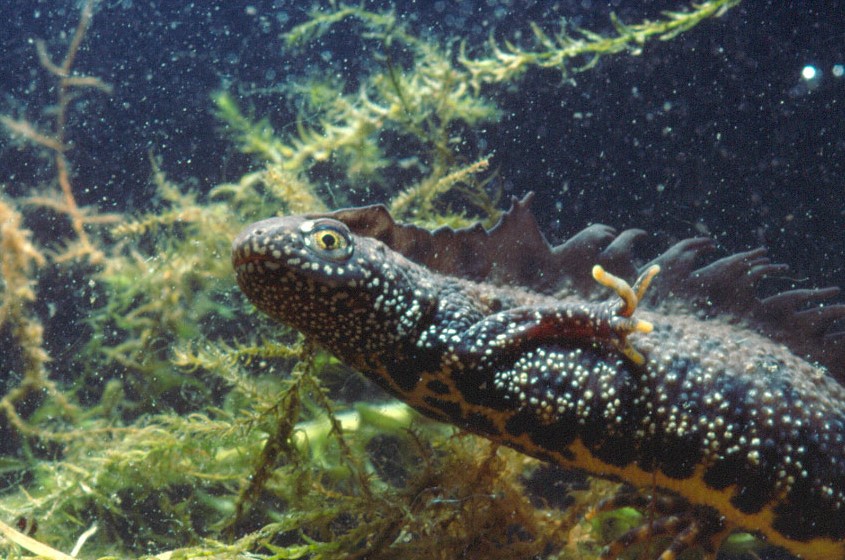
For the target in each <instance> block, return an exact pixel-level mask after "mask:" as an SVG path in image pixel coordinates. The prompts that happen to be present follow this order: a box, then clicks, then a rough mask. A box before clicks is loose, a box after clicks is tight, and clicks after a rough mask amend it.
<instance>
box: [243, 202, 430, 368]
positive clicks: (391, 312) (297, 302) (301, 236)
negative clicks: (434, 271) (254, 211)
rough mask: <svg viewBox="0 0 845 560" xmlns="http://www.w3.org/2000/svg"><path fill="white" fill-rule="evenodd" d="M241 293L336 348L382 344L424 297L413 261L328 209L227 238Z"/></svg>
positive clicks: (418, 310)
mask: <svg viewBox="0 0 845 560" xmlns="http://www.w3.org/2000/svg"><path fill="white" fill-rule="evenodd" d="M232 265H233V268H234V269H235V273H236V275H237V281H238V285H239V286H240V288H241V290H242V291H243V292H244V294H245V295H246V296H247V298H248V299H249V300H250V301H251V302H252V303H253V304H254V305H255V306H256V307H258V308H259V309H260V310H261V311H263V312H265V313H267V314H268V315H270V316H271V317H273V318H274V319H277V320H279V321H281V322H283V323H285V324H287V325H290V326H292V327H294V328H295V329H297V330H299V331H301V332H303V333H304V334H306V335H308V336H310V337H313V338H314V339H315V340H317V341H319V342H320V343H321V344H322V345H323V346H325V347H327V348H328V349H329V350H331V351H333V352H335V353H337V354H338V355H339V356H350V355H352V354H360V353H361V352H362V351H365V350H375V349H379V348H383V347H384V346H385V345H386V344H390V343H392V342H394V341H395V340H396V339H397V338H399V337H402V336H404V334H405V333H407V332H408V331H409V330H410V329H412V328H414V327H415V326H416V324H417V321H418V320H419V317H420V315H421V314H422V313H423V311H424V310H425V309H427V308H428V306H429V304H428V302H427V301H426V300H427V298H426V297H425V294H424V290H421V289H420V286H419V283H418V282H416V281H412V280H411V277H413V276H414V270H415V269H417V268H418V267H417V265H415V264H414V263H412V262H410V261H409V260H407V259H406V258H405V257H403V256H402V255H399V254H398V253H395V252H393V251H390V250H389V249H387V247H386V246H385V245H384V244H383V243H382V242H380V241H378V240H376V239H373V238H370V237H361V236H356V235H355V234H353V233H352V232H351V231H350V230H349V228H348V227H347V226H346V225H345V224H344V223H343V222H340V221H337V220H333V219H330V218H326V217H313V216H286V217H281V218H271V219H268V220H262V221H260V222H256V223H254V224H252V225H250V226H248V227H247V228H246V229H245V230H244V231H242V232H241V233H240V234H239V235H238V236H237V238H235V240H234V242H233V243H232Z"/></svg>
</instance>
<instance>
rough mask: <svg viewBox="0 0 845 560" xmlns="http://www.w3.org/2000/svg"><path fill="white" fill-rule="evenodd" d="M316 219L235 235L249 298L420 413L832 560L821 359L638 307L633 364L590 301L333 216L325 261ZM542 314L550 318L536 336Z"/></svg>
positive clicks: (838, 524) (829, 437) (836, 465)
mask: <svg viewBox="0 0 845 560" xmlns="http://www.w3.org/2000/svg"><path fill="white" fill-rule="evenodd" d="M324 221H326V220H324ZM322 223H323V222H320V221H319V220H316V219H309V218H307V217H289V218H276V219H272V220H267V221H264V222H259V223H257V224H254V225H253V226H250V228H248V229H247V230H246V231H245V232H244V233H242V234H241V235H240V236H239V237H238V239H236V240H235V243H234V247H233V262H234V266H235V270H236V273H237V277H238V283H239V284H240V286H241V288H242V289H243V291H244V293H245V294H246V295H247V297H248V298H249V299H250V300H251V301H252V302H253V303H254V304H255V305H256V306H257V307H258V308H259V309H261V310H262V311H264V312H265V313H267V314H268V315H270V316H272V317H274V318H276V319H277V320H279V321H281V322H283V323H286V324H288V325H290V326H292V327H294V328H296V329H298V330H300V331H302V332H303V333H305V334H306V335H307V336H309V337H310V338H312V339H313V340H315V341H316V342H318V343H320V344H321V345H323V346H325V347H326V348H327V349H329V350H330V351H332V352H333V353H335V354H336V355H337V356H338V357H339V358H340V359H341V360H343V361H345V362H346V363H348V364H349V365H351V366H353V367H355V368H357V369H359V370H360V371H362V372H363V373H364V374H366V375H368V376H369V377H370V378H372V379H373V380H375V381H376V382H378V383H379V384H380V385H381V386H382V387H384V388H386V389H387V390H388V391H390V392H391V393H393V394H394V395H396V396H398V397H399V398H401V399H403V400H405V401H406V402H408V403H409V404H411V405H412V406H414V407H415V408H417V409H419V410H420V411H422V412H423V413H425V414H427V415H430V416H432V417H435V418H438V419H440V420H443V421H447V422H451V423H454V424H456V425H459V426H461V427H463V428H465V429H467V430H470V431H473V432H475V433H478V434H481V435H483V436H485V437H488V438H490V439H493V440H495V441H498V442H501V443H504V444H506V445H509V446H512V447H514V448H516V449H519V450H521V451H523V452H525V453H527V454H530V455H533V456H536V457H539V458H541V459H544V460H548V461H551V462H554V463H557V464H560V465H562V466H568V467H574V468H578V469H582V470H585V471H587V472H589V473H592V474H595V475H598V476H604V477H608V478H614V479H621V480H625V481H627V482H629V483H631V484H633V485H635V486H651V485H652V484H657V486H659V487H662V488H664V489H666V490H669V491H672V492H675V493H677V494H680V495H681V496H682V497H684V498H685V499H687V500H688V501H689V502H690V503H691V504H693V505H694V506H706V507H708V508H712V509H713V510H715V511H716V512H717V513H718V515H720V516H723V519H724V523H725V525H726V526H727V527H737V528H742V529H744V530H750V531H753V532H757V533H759V534H761V535H763V536H765V537H766V538H768V539H769V540H771V541H772V542H773V543H774V544H777V545H781V546H783V547H785V548H787V549H789V550H790V551H792V552H794V553H797V554H800V555H802V557H804V558H806V559H808V560H822V559H838V560H845V544H844V543H845V413H843V404H842V403H843V402H845V391H843V389H842V387H841V386H840V385H839V384H838V383H836V382H835V381H833V380H832V379H831V378H830V377H829V376H828V375H827V374H826V372H825V371H824V369H823V368H820V367H816V366H814V365H812V364H810V363H808V362H806V361H804V360H802V359H800V358H798V357H796V356H794V355H792V354H791V353H789V352H788V351H787V350H786V349H785V348H784V347H783V346H781V345H778V344H776V343H774V342H773V341H771V340H769V339H767V338H764V337H762V336H758V335H756V334H755V333H753V332H751V331H749V330H748V329H745V328H743V327H741V326H737V325H728V324H725V323H723V322H720V321H716V320H710V321H701V320H698V319H696V318H695V317H693V316H692V315H689V314H685V313H675V314H671V315H669V314H665V313H654V312H649V311H647V310H638V311H637V312H636V316H637V317H639V318H640V319H644V320H646V321H649V322H651V323H653V324H654V331H653V332H652V333H650V334H647V335H639V334H634V335H632V336H631V337H630V342H631V343H632V344H633V346H634V348H635V349H636V350H637V351H638V352H639V353H641V354H642V355H643V356H644V357H645V364H644V365H639V364H637V363H634V362H632V361H631V360H630V358H629V357H626V355H625V354H624V353H623V352H621V351H620V347H619V345H618V344H617V341H616V340H614V339H613V337H612V336H611V335H612V333H613V329H612V328H611V322H612V320H616V319H617V318H614V317H609V316H608V315H607V310H608V307H607V306H606V305H604V304H597V303H590V302H582V301H578V300H574V299H573V300H570V301H561V300H557V299H553V298H550V297H547V296H542V295H538V294H533V293H529V292H523V291H518V290H513V289H505V288H497V287H493V286H487V285H481V284H475V283H472V282H468V281H465V280H461V279H456V278H450V277H444V276H441V275H438V274H435V273H432V272H430V271H429V270H427V269H425V268H423V267H421V266H419V265H417V264H415V263H413V262H411V261H409V260H408V259H406V258H405V257H403V256H401V255H399V254H397V253H395V252H393V251H390V250H389V249H387V248H386V246H385V245H383V244H382V243H381V242H379V241H377V240H374V239H371V238H367V237H358V236H355V235H353V234H351V233H350V232H349V231H348V230H345V235H348V237H349V241H350V244H351V252H350V254H349V255H348V256H345V258H343V259H324V258H321V256H320V254H319V252H318V251H316V252H315V250H314V247H309V246H308V245H307V243H306V242H305V241H304V239H305V238H306V237H308V236H309V235H313V230H314V228H315V227H319V226H320V224H322ZM333 223H335V224H338V225H337V227H338V228H344V229H345V228H346V226H344V225H343V224H339V223H337V222H333ZM520 310H525V311H520ZM532 313H533V314H532ZM554 313H557V318H555V319H554V321H553V322H557V323H561V324H564V325H566V328H565V329H563V331H562V332H559V333H554V332H553V333H551V334H549V333H546V331H543V332H544V333H545V334H543V335H542V336H540V337H538V336H537V335H536V333H535V331H534V330H532V327H534V326H536V324H538V323H539V322H541V321H542V320H543V318H544V317H545V318H548V316H549V315H550V314H554ZM514 317H518V318H519V321H512V319H513V318H514ZM584 333H589V334H584Z"/></svg>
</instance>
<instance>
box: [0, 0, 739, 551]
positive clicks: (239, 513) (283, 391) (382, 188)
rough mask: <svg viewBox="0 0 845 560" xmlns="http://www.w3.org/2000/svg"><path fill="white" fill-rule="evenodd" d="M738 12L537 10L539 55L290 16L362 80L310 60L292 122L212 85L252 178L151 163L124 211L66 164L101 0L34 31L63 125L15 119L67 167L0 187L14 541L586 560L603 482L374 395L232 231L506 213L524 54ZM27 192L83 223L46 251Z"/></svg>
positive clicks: (579, 49) (718, 5)
mask: <svg viewBox="0 0 845 560" xmlns="http://www.w3.org/2000/svg"><path fill="white" fill-rule="evenodd" d="M736 3H737V0H712V1H708V2H704V3H701V4H697V5H693V6H691V7H690V8H688V9H687V10H685V11H679V12H674V13H668V14H664V15H663V16H661V19H658V20H655V21H643V22H641V23H636V24H630V23H629V24H623V23H622V22H621V21H619V20H618V19H614V20H613V27H614V29H615V33H614V34H612V35H611V36H607V37H605V36H601V35H598V34H595V33H591V32H588V31H586V30H580V29H572V30H570V29H559V30H558V31H556V32H554V33H552V32H551V31H548V30H542V29H540V27H538V26H534V30H535V33H534V35H535V43H534V44H533V45H532V46H528V47H521V46H517V45H515V44H513V43H510V42H508V41H507V40H504V42H503V43H502V42H500V41H498V40H494V39H490V41H489V42H485V41H481V42H480V44H470V43H469V42H467V40H464V41H463V42H459V41H457V40H456V39H452V38H449V37H432V36H428V37H425V38H422V37H420V36H419V35H418V34H417V33H416V32H415V30H414V29H412V28H410V27H408V26H407V25H406V24H405V23H403V21H402V20H401V18H399V17H398V16H397V15H396V14H395V13H381V12H372V11H368V10H366V9H365V8H364V7H362V6H361V5H356V6H349V5H340V4H335V3H331V4H330V5H328V6H324V7H323V8H322V9H321V10H318V11H315V12H314V13H313V15H312V17H311V18H310V19H309V21H308V22H306V23H304V24H302V25H299V26H297V27H295V28H293V29H291V30H290V31H289V33H288V34H287V36H286V38H285V48H286V49H288V53H289V54H290V56H296V55H298V54H301V55H302V56H306V55H307V53H308V51H309V49H310V48H312V46H313V45H314V42H315V41H317V40H318V39H319V38H320V37H322V36H323V35H324V34H326V33H327V32H328V31H329V30H330V29H331V28H332V27H333V26H337V25H349V26H351V29H352V30H353V31H354V32H355V33H356V34H357V36H358V37H360V40H361V41H362V42H365V43H367V44H368V45H369V47H368V49H366V50H365V51H362V53H365V55H362V56H365V59H364V60H362V61H360V66H361V68H362V74H361V75H356V76H349V77H347V78H348V79H349V82H350V83H351V82H354V83H355V84H356V85H355V86H354V87H350V86H349V85H348V84H347V83H344V82H343V81H342V80H341V79H340V78H334V77H332V78H327V77H326V76H327V75H328V74H324V75H321V76H319V77H314V74H311V75H309V74H307V73H304V74H303V75H301V76H293V77H292V79H291V80H290V82H289V83H287V84H285V85H284V86H280V90H279V91H280V92H281V93H282V95H284V96H286V99H285V100H286V101H287V102H288V103H289V104H290V106H292V107H295V108H296V111H297V119H296V122H295V123H294V125H295V126H292V127H289V128H286V129H284V131H282V132H280V131H278V130H275V129H274V127H273V126H272V125H271V124H270V123H271V119H270V117H269V116H268V117H263V116H261V117H259V116H256V115H255V114H254V111H252V109H249V108H248V107H249V100H248V99H246V100H245V99H242V98H240V97H239V96H238V95H237V94H236V92H235V91H232V92H227V91H221V92H218V93H216V94H215V95H214V96H213V100H212V101H211V102H213V105H214V106H215V107H216V111H217V114H218V115H219V117H220V120H221V123H222V124H223V126H224V127H225V130H226V132H227V133H228V134H230V135H231V137H232V138H233V140H234V141H236V142H237V144H238V145H239V146H240V147H241V149H242V150H243V151H244V152H247V153H250V154H253V155H254V157H255V158H256V160H257V161H258V162H260V166H262V167H261V169H259V170H258V171H255V172H253V173H249V174H246V175H244V176H243V177H241V178H240V179H239V180H238V181H236V182H233V183H231V184H224V185H219V186H217V187H216V188H215V189H213V190H212V191H211V192H210V193H199V192H193V191H191V190H189V189H186V188H184V187H182V186H180V185H177V184H173V183H172V182H171V181H169V180H168V178H167V177H166V176H165V175H164V173H163V172H161V171H160V169H159V166H158V163H157V161H156V159H155V157H151V168H152V170H153V173H152V177H153V179H152V180H153V181H154V183H155V185H156V187H157V191H158V197H157V199H156V200H155V201H154V204H153V205H152V207H150V208H148V209H146V213H144V214H141V215H135V214H132V215H128V214H127V215H120V216H118V215H104V214H101V213H98V212H96V211H95V210H93V209H89V208H81V207H79V206H78V205H77V204H76V201H75V198H74V189H75V188H78V187H77V186H75V185H73V184H71V176H72V174H71V173H70V172H69V169H70V168H71V166H72V160H71V156H72V152H68V151H67V149H66V146H65V137H66V130H65V128H66V127H67V122H68V120H67V113H68V112H69V111H71V110H73V107H74V106H73V105H72V104H70V100H71V99H74V98H77V97H78V96H80V95H89V94H94V93H93V92H91V90H108V86H107V85H106V84H104V83H103V82H101V81H100V80H98V79H96V78H94V77H85V76H78V75H75V74H74V73H73V72H72V66H73V63H74V60H75V58H76V54H77V52H78V49H79V45H80V44H81V43H82V41H83V40H84V37H85V33H86V30H87V29H88V27H89V25H90V22H91V17H92V13H93V8H94V2H93V0H89V1H87V2H85V4H84V6H83V10H82V15H81V18H80V22H79V24H78V26H77V27H76V30H75V32H74V33H73V34H72V36H71V40H70V43H69V46H68V52H67V54H66V56H65V58H64V60H63V62H62V63H61V64H55V63H53V62H52V61H51V60H50V57H49V56H48V54H47V53H46V49H45V48H44V46H43V44H41V43H39V46H38V54H39V57H40V60H41V64H42V66H43V69H44V71H46V72H48V73H49V74H51V75H53V76H54V77H55V79H56V81H57V83H58V85H57V88H56V91H58V92H59V98H58V103H57V109H54V110H53V111H52V112H51V114H53V115H55V120H54V121H53V122H52V125H51V126H50V129H49V130H45V129H44V126H43V125H42V126H39V125H37V124H33V123H31V122H29V121H26V120H23V119H17V118H12V117H10V116H0V123H2V124H3V125H4V126H5V129H6V130H7V132H8V133H9V134H10V135H11V136H14V137H16V138H18V139H20V140H21V142H23V145H24V146H28V147H29V149H38V150H42V151H46V152H47V153H48V154H49V156H50V159H51V162H52V164H53V165H55V170H56V179H55V184H54V185H48V186H42V187H39V191H38V194H37V195H36V196H32V197H30V198H28V199H12V198H11V197H8V196H3V195H2V192H0V340H2V342H3V345H4V347H3V348H2V354H1V355H0V367H2V372H0V373H2V377H3V379H4V380H5V381H4V384H3V385H0V391H3V393H2V394H0V442H2V445H0V453H2V455H0V475H2V477H3V480H4V481H5V484H4V487H5V488H7V490H6V492H5V493H4V494H3V495H0V522H2V523H0V535H2V537H0V554H4V555H6V556H7V557H27V556H28V555H37V556H40V557H47V558H63V559H64V558H70V557H71V556H70V555H71V554H73V555H76V554H77V553H78V555H79V556H80V557H86V558H94V557H98V556H99V557H115V558H131V557H139V558H140V557H145V558H149V557H155V558H162V559H171V558H173V559H175V558H199V557H213V558H265V559H281V558H371V559H376V558H447V559H451V558H459V557H467V558H480V557H484V558H490V559H495V558H561V559H563V558H581V559H586V558H593V557H595V554H596V551H597V550H598V547H599V545H598V544H597V542H596V539H597V537H599V536H600V535H601V534H602V531H601V530H599V529H597V528H596V527H593V526H592V525H591V524H589V523H587V522H585V521H582V520H581V519H582V514H583V512H584V511H585V508H587V507H588V505H589V504H590V503H593V502H594V501H595V500H596V499H597V497H601V496H602V495H608V494H609V493H610V492H611V491H612V488H613V487H612V485H607V484H604V483H599V482H591V483H586V482H585V481H584V480H582V479H577V478H575V479H572V480H571V481H570V482H568V483H565V484H564V483H561V486H559V488H558V489H557V490H556V493H558V494H559V495H558V496H556V497H555V496H551V497H550V496H548V495H543V494H541V493H534V492H531V491H529V488H530V486H531V480H532V478H534V477H535V476H540V475H542V474H543V473H545V472H546V471H548V470H549V467H548V466H543V465H539V464H538V463H537V462H536V461H533V460H530V459H527V458H526V457H524V456H522V455H520V454H518V453H516V452H513V451H510V450H504V449H497V447H496V446H495V445H493V444H490V443H488V442H485V441H483V440H480V439H477V438H474V437H470V436H466V435H463V434H458V433H455V432H454V431H453V430H452V429H451V428H449V427H447V426H442V425H438V424H436V423H433V422H427V421H424V420H423V419H420V418H419V417H418V416H417V415H416V414H414V413H413V412H411V411H410V410H408V409H407V408H405V407H404V406H403V405H401V404H399V403H394V402H380V403H378V402H379V401H380V400H382V399H384V398H385V397H384V396H383V395H381V394H378V393H377V392H376V390H375V389H374V388H373V387H372V386H371V385H370V384H368V383H366V382H364V381H363V380H360V379H358V378H357V377H356V376H355V374H354V373H353V372H350V371H349V370H348V369H346V368H345V367H343V366H342V365H341V364H338V363H337V362H336V361H335V360H333V359H332V358H331V357H330V356H327V355H325V353H322V352H320V351H319V349H315V348H313V347H311V345H310V344H309V343H308V342H307V341H303V340H301V339H300V337H299V336H298V335H297V334H296V333H295V332H291V331H290V330H287V329H285V328H284V327H282V326H280V325H275V324H271V323H270V321H268V320H267V319H266V318H265V317H263V316H259V315H258V314H256V313H255V312H254V311H253V310H252V309H251V307H250V306H249V305H248V304H247V303H246V302H245V301H244V299H243V298H242V297H241V296H240V294H239V293H238V292H237V289H236V288H235V286H234V280H233V277H232V271H231V267H230V264H229V246H230V242H231V239H232V238H233V237H234V235H235V234H236V232H237V231H238V230H239V229H240V228H241V227H243V226H244V225H245V224H247V223H249V222H251V221H253V220H255V219H258V218H261V217H266V216H267V215H268V214H271V213H274V212H280V213H285V212H291V213H296V212H306V211H319V210H323V209H326V208H330V207H338V206H343V205H347V204H350V203H354V202H356V201H357V200H358V199H359V198H361V197H360V196H359V195H356V193H361V192H363V191H366V192H367V196H366V197H365V198H367V199H371V200H372V199H375V200H380V201H383V202H385V203H386V204H387V205H388V206H389V207H390V209H391V211H392V212H393V214H394V216H396V217H397V218H398V219H404V220H414V221H416V222H417V223H421V224H425V225H430V226H436V225H444V224H448V225H452V226H462V225H466V224H467V223H469V222H471V221H475V220H479V219H480V220H482V221H485V222H487V223H488V224H489V223H491V222H492V221H494V220H495V218H496V217H497V215H498V212H499V211H498V209H497V208H498V206H497V203H498V197H499V193H498V192H497V189H496V187H495V185H496V182H495V180H493V179H494V178H495V172H494V170H491V169H490V168H489V158H490V154H487V153H483V152H482V151H479V150H478V149H476V148H475V147H474V146H475V144H474V143H473V142H471V141H470V140H471V139H472V138H473V137H474V136H475V135H477V134H478V130H479V128H480V127H482V126H483V125H484V124H485V123H495V122H497V121H498V120H499V119H500V118H501V114H500V111H499V109H498V108H497V106H496V104H495V102H494V101H493V97H492V96H491V95H490V91H491V90H495V88H498V87H508V88H519V87H520V84H519V78H520V77H521V76H522V75H523V74H524V73H526V72H528V71H530V70H531V69H532V68H549V67H553V68H557V69H558V70H559V71H560V72H561V74H562V75H567V73H568V72H572V71H580V70H584V69H586V68H589V67H591V66H592V65H593V64H594V63H595V61H596V60H597V58H598V57H601V56H606V55H612V54H616V53H619V52H623V51H627V52H630V53H632V54H637V53H638V52H639V49H640V48H641V47H642V45H643V44H644V43H645V42H646V41H648V40H650V39H652V38H657V39H664V40H665V39H670V38H672V37H674V36H675V35H676V34H678V33H680V32H682V31H685V30H687V29H689V28H691V27H692V26H694V25H696V24H698V23H699V22H701V21H702V20H704V19H706V18H709V17H712V16H718V15H720V14H721V13H723V12H724V11H725V10H727V9H728V8H730V7H731V6H733V5H735V4H736ZM573 62H574V63H575V65H571V64H572V63H573ZM245 107H247V108H245ZM115 141H119V138H118V139H115ZM102 157H108V153H107V152H106V153H104V154H103V156H102ZM74 180H75V181H76V182H79V183H84V181H85V178H84V177H76V178H75V179H74ZM24 206H26V208H27V209H28V212H29V213H30V214H32V215H41V214H45V213H46V214H50V215H52V216H53V217H54V218H56V219H58V220H64V221H66V222H67V224H68V226H69V227H68V228H67V232H68V233H67V235H66V236H65V237H60V238H57V239H53V240H52V242H50V243H49V244H45V246H40V245H39V244H38V243H36V242H35V241H34V240H33V236H32V232H31V231H29V230H28V229H27V228H28V227H31V226H28V225H27V222H26V220H25V218H24V214H22V208H24ZM56 277H61V278H63V279H65V281H66V285H68V286H71V285H74V286H81V288H79V289H74V290H68V292H69V294H68V296H67V297H68V298H71V301H69V302H68V303H67V304H66V305H71V306H76V308H78V309H79V310H80V311H81V313H82V314H83V315H84V319H83V320H81V321H79V322H78V323H77V324H74V325H72V326H71V327H67V326H65V327H64V328H72V329H74V330H76V331H78V332H76V339H75V341H74V343H73V348H74V353H73V355H72V356H70V357H69V358H68V357H66V356H65V357H62V358H61V359H57V357H52V356H50V354H49V353H48V352H47V350H46V349H45V342H44V339H45V336H44V332H45V325H46V326H48V327H49V326H50V322H51V321H53V320H54V316H53V314H52V313H51V312H50V311H49V309H48V307H49V306H46V305H45V306H41V307H39V306H38V305H37V304H38V303H39V298H40V297H41V292H40V291H39V282H38V280H39V279H41V280H42V281H43V280H44V279H45V278H46V279H49V278H56ZM371 401H375V402H377V403H378V404H373V402H371ZM552 499H554V500H555V501H556V502H557V503H551V502H550V500H552ZM27 533H31V534H32V536H31V537H30V536H27ZM60 551H62V552H60Z"/></svg>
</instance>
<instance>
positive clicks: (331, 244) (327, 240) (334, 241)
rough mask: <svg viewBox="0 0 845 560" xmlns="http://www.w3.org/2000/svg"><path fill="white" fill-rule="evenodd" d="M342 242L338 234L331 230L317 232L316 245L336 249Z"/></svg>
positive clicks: (329, 249)
mask: <svg viewBox="0 0 845 560" xmlns="http://www.w3.org/2000/svg"><path fill="white" fill-rule="evenodd" d="M342 243H343V241H342V240H341V238H340V236H339V235H338V234H336V233H335V232H333V231H319V232H317V247H319V248H320V249H324V250H327V251H331V250H332V249H337V248H338V247H340V245H341V244H342Z"/></svg>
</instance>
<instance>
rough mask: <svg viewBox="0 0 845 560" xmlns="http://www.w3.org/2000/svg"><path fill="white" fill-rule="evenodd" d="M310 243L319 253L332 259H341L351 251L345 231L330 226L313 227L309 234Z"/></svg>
mask: <svg viewBox="0 0 845 560" xmlns="http://www.w3.org/2000/svg"><path fill="white" fill-rule="evenodd" d="M310 238H311V243H310V245H311V246H312V247H313V248H314V250H316V251H317V252H318V253H319V254H320V255H322V256H324V257H327V258H329V259H332V260H343V259H346V258H347V257H349V256H350V254H351V253H352V246H351V245H350V243H349V237H348V236H347V235H346V233H345V232H343V231H340V230H338V229H336V228H334V227H331V226H323V227H320V228H317V229H315V230H314V231H312V232H311V234H310Z"/></svg>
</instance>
